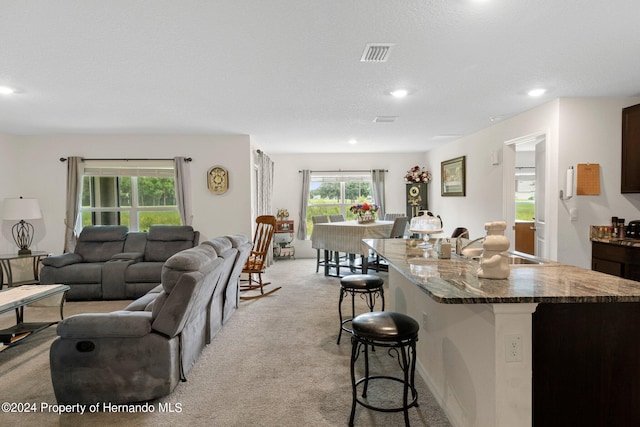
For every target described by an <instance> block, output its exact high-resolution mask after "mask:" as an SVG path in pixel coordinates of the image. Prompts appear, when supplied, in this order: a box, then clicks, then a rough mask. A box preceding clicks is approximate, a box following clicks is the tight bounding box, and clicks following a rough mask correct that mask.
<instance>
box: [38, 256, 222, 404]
mask: <svg viewBox="0 0 640 427" xmlns="http://www.w3.org/2000/svg"><path fill="white" fill-rule="evenodd" d="M222 265H223V259H222V258H219V257H218V256H217V255H216V253H215V250H214V249H213V247H211V246H208V245H200V246H197V247H195V248H191V249H187V250H184V251H181V252H179V253H177V254H175V255H173V256H172V257H170V258H169V259H168V260H167V261H166V263H165V265H164V266H163V269H162V288H161V289H158V292H152V293H150V294H148V295H149V297H148V298H149V301H147V304H146V305H145V306H144V309H142V310H140V309H139V308H141V307H142V305H139V306H138V308H134V307H131V308H130V309H129V307H128V309H126V310H121V311H115V312H112V313H95V314H77V315H74V316H70V317H68V318H66V319H64V320H63V321H61V322H60V323H59V324H58V327H57V333H58V335H59V337H58V338H57V339H56V340H55V341H54V342H53V343H52V345H51V350H50V364H51V380H52V383H53V389H54V392H55V395H56V399H57V401H58V403H60V404H73V403H82V404H92V403H100V402H110V403H114V404H117V403H132V402H141V401H146V400H151V399H156V398H159V397H162V396H165V395H167V394H169V393H171V392H172V391H173V389H174V388H175V387H176V385H177V384H178V382H179V381H180V380H181V379H185V378H186V374H187V373H188V372H189V370H190V369H191V368H192V366H193V365H194V364H195V362H196V360H197V358H198V356H199V355H200V353H201V351H202V349H203V348H204V346H205V345H206V342H207V333H206V330H207V318H208V314H207V312H208V304H209V301H210V300H211V297H212V295H213V292H214V289H215V288H216V286H217V284H218V281H219V278H220V275H221V272H222ZM145 297H147V296H146V295H145Z"/></svg>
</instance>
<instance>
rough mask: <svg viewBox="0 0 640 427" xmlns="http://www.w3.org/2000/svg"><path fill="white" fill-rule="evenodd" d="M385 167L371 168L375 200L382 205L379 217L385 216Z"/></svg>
mask: <svg viewBox="0 0 640 427" xmlns="http://www.w3.org/2000/svg"><path fill="white" fill-rule="evenodd" d="M384 174H385V170H384V169H372V170H371V182H372V183H373V201H374V202H375V203H377V204H378V206H380V209H378V218H384V204H385V200H384Z"/></svg>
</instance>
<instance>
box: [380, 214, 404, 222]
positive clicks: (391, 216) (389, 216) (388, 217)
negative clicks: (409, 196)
mask: <svg viewBox="0 0 640 427" xmlns="http://www.w3.org/2000/svg"><path fill="white" fill-rule="evenodd" d="M402 216H407V214H406V213H385V214H384V220H385V221H393V220H394V219H396V218H399V217H402Z"/></svg>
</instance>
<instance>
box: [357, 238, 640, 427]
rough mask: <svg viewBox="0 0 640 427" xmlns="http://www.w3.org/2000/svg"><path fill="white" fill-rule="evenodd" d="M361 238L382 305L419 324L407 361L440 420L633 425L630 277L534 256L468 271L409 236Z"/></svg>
mask: <svg viewBox="0 0 640 427" xmlns="http://www.w3.org/2000/svg"><path fill="white" fill-rule="evenodd" d="M363 242H364V243H365V244H366V245H367V246H369V247H370V248H371V249H372V250H373V251H374V252H376V253H377V254H378V255H380V256H381V257H382V258H384V259H386V260H387V262H388V263H389V277H388V279H387V285H388V291H387V290H385V293H386V295H387V297H386V298H387V301H388V307H389V308H388V310H390V311H398V312H401V313H405V314H407V315H409V316H411V317H413V318H414V319H416V320H417V321H418V323H419V324H420V331H419V340H418V349H417V356H416V357H417V370H418V372H419V374H420V375H421V376H422V377H423V379H424V380H425V382H426V383H427V385H428V386H429V388H430V390H431V392H432V393H433V395H434V396H435V397H436V399H437V400H438V402H439V404H440V406H442V408H443V409H444V410H445V412H446V413H447V415H448V417H449V419H450V420H451V423H452V425H455V426H470V427H471V426H473V427H477V426H480V427H483V426H487V427H495V426H509V427H520V426H524V427H529V426H544V427H548V426H567V425H580V426H604V425H607V426H609V425H640V405H637V402H636V401H635V397H637V396H639V395H640V363H638V360H640V340H637V339H636V337H638V336H640V282H635V281H631V280H627V279H622V278H619V277H616V276H612V275H608V274H604V273H600V272H596V271H591V270H586V269H583V268H579V267H575V266H570V265H566V264H562V263H558V262H553V261H548V260H540V259H534V260H533V261H537V262H540V263H538V264H513V265H510V274H509V277H508V278H507V279H501V280H495V279H479V278H478V277H477V269H478V266H479V263H478V261H476V260H471V259H467V258H463V257H459V256H457V255H455V254H452V255H451V259H439V258H438V256H437V253H436V252H435V251H434V250H433V249H431V248H424V247H421V246H420V244H421V243H423V242H422V241H421V240H414V239H368V240H364V241H363ZM578 391H579V392H578Z"/></svg>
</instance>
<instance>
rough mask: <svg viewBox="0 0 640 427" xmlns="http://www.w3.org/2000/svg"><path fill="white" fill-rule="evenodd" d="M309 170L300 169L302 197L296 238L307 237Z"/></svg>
mask: <svg viewBox="0 0 640 427" xmlns="http://www.w3.org/2000/svg"><path fill="white" fill-rule="evenodd" d="M310 180H311V171H310V170H309V169H305V170H303V171H302V198H301V199H300V222H299V223H298V240H305V239H306V238H307V207H308V205H309V184H310Z"/></svg>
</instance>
